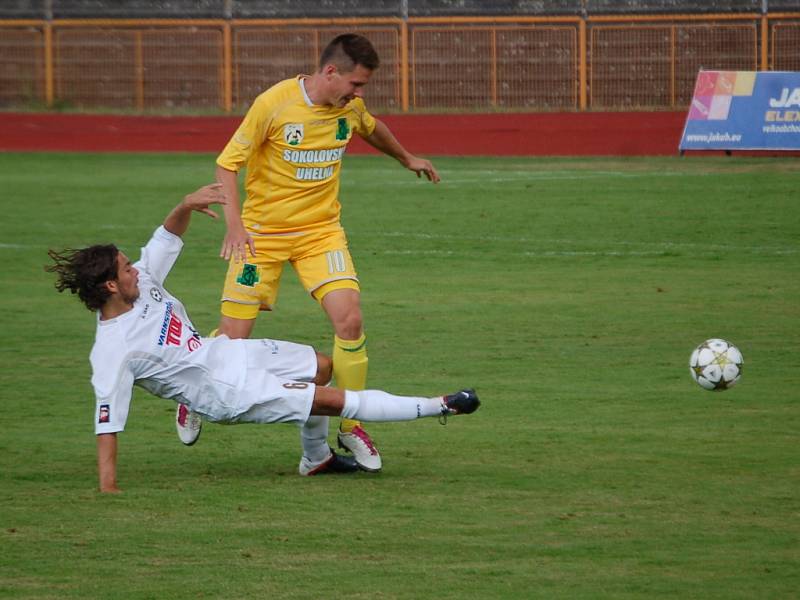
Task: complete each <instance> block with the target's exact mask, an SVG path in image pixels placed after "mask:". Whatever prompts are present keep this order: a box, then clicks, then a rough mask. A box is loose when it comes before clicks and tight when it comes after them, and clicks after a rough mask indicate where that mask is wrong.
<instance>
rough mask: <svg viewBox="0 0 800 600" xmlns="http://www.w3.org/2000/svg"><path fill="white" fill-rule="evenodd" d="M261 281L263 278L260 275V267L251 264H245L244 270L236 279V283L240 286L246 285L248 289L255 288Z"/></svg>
mask: <svg viewBox="0 0 800 600" xmlns="http://www.w3.org/2000/svg"><path fill="white" fill-rule="evenodd" d="M260 280H261V277H260V276H259V273H258V265H253V264H250V263H244V264H243V265H242V270H241V271H240V272H239V275H238V277H236V283H238V284H239V285H246V286H247V287H255V285H256V284H257V283H258V282H259V281H260Z"/></svg>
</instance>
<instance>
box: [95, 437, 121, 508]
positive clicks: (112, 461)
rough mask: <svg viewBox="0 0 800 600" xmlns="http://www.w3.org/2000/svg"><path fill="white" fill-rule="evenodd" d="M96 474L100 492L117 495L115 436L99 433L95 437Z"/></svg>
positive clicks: (118, 490)
mask: <svg viewBox="0 0 800 600" xmlns="http://www.w3.org/2000/svg"><path fill="white" fill-rule="evenodd" d="M97 473H98V476H99V479H100V491H101V492H103V493H104V494H118V493H119V492H120V489H119V488H118V487H117V434H116V433H101V434H99V435H98V436H97Z"/></svg>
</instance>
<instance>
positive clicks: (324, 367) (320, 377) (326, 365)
mask: <svg viewBox="0 0 800 600" xmlns="http://www.w3.org/2000/svg"><path fill="white" fill-rule="evenodd" d="M331 377H333V361H332V360H331V358H330V356H326V355H325V354H321V353H319V352H317V376H316V377H315V378H314V383H316V384H317V385H327V384H328V383H330V381H331Z"/></svg>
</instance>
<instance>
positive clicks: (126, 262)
mask: <svg viewBox="0 0 800 600" xmlns="http://www.w3.org/2000/svg"><path fill="white" fill-rule="evenodd" d="M116 283H117V291H118V292H119V295H120V298H121V299H122V300H123V301H124V302H126V303H127V304H133V303H134V302H135V301H136V299H137V298H138V297H139V271H138V270H137V269H136V268H134V266H133V265H132V264H131V261H130V259H129V258H128V257H127V256H125V253H124V252H120V253H118V254H117V281H116Z"/></svg>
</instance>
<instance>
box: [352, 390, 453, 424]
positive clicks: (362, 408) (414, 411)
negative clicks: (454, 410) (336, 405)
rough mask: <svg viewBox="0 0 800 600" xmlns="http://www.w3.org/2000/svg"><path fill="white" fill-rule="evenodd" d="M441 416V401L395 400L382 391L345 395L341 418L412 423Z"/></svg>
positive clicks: (404, 397)
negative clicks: (424, 418) (421, 418)
mask: <svg viewBox="0 0 800 600" xmlns="http://www.w3.org/2000/svg"><path fill="white" fill-rule="evenodd" d="M440 414H442V399H441V397H438V398H418V397H415V396H394V395H392V394H387V393H386V392H381V391H380V390H362V391H358V392H353V391H351V390H347V391H345V393H344V408H343V409H342V416H343V417H345V418H347V419H356V420H358V421H413V420H414V419H419V418H420V417H436V416H439V415H440Z"/></svg>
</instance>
